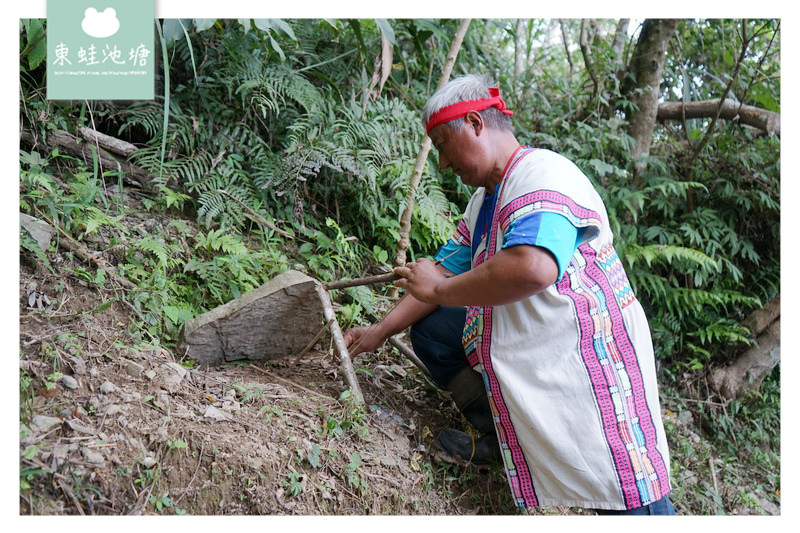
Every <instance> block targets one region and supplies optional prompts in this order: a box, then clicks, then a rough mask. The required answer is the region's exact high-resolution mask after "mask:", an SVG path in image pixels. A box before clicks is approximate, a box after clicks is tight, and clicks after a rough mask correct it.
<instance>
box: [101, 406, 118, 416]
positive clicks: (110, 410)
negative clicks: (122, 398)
mask: <svg viewBox="0 0 800 533" xmlns="http://www.w3.org/2000/svg"><path fill="white" fill-rule="evenodd" d="M121 410H122V408H121V407H120V406H119V405H116V404H113V403H112V404H109V405H106V406H105V407H104V408H103V414H104V415H106V416H112V415H115V414H117V413H119V412H120V411H121Z"/></svg>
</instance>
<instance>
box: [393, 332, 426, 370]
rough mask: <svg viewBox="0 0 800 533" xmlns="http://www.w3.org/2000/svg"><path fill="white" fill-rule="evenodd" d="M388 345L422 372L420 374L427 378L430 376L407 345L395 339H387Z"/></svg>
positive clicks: (423, 364)
mask: <svg viewBox="0 0 800 533" xmlns="http://www.w3.org/2000/svg"><path fill="white" fill-rule="evenodd" d="M389 344H391V345H392V346H394V347H395V348H397V349H398V350H399V351H400V353H401V354H403V355H404V356H405V357H406V358H407V359H408V360H409V361H411V362H412V363H414V364H415V365H416V366H417V368H419V369H420V370H422V372H423V373H425V374H426V375H427V376H430V375H431V373H430V370H428V367H426V366H425V363H423V362H422V361H421V360H420V358H419V357H417V354H415V353H414V350H412V349H411V347H410V346H408V344H406V343H404V342H403V341H401V340H400V339H398V338H397V337H389Z"/></svg>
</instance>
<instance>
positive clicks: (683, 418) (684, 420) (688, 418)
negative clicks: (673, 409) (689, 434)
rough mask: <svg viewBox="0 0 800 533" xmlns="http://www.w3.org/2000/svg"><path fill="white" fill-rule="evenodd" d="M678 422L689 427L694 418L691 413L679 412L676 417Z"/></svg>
mask: <svg viewBox="0 0 800 533" xmlns="http://www.w3.org/2000/svg"><path fill="white" fill-rule="evenodd" d="M678 422H680V423H681V424H683V425H684V426H690V425H691V424H692V423H693V422H694V416H692V412H691V411H681V413H680V414H679V415H678Z"/></svg>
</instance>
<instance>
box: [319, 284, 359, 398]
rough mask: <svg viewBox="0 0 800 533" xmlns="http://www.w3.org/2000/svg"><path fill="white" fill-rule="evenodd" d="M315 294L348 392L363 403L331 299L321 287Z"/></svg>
mask: <svg viewBox="0 0 800 533" xmlns="http://www.w3.org/2000/svg"><path fill="white" fill-rule="evenodd" d="M316 289H317V294H319V299H320V302H321V303H322V311H323V315H324V317H325V320H327V321H329V322H330V330H331V335H332V336H333V345H334V346H335V347H336V351H337V352H338V353H339V361H340V362H341V364H342V372H343V373H344V377H345V380H346V381H347V384H348V385H350V390H352V391H353V395H354V396H355V401H356V403H358V404H363V403H364V394H363V393H362V392H361V387H360V386H359V385H358V378H356V372H355V370H354V369H353V362H352V361H351V359H350V352H348V351H347V345H346V344H345V342H344V335H342V329H341V328H340V327H339V323H338V322H337V321H336V313H335V312H334V310H333V304H331V298H330V296H329V295H328V291H327V290H325V288H324V287H323V286H322V285H317V287H316Z"/></svg>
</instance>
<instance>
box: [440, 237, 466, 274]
mask: <svg viewBox="0 0 800 533" xmlns="http://www.w3.org/2000/svg"><path fill="white" fill-rule="evenodd" d="M453 252H455V253H453ZM471 252H472V251H471V249H470V247H469V246H466V245H464V244H458V243H457V242H455V241H454V240H453V239H449V240H448V241H447V242H446V243H445V244H444V245H442V247H441V248H439V251H438V252H436V260H437V261H438V260H440V259H441V258H443V257H447V256H448V255H450V254H453V255H450V257H447V259H445V260H444V261H442V266H443V267H445V268H446V269H447V270H449V271H450V272H452V273H453V274H463V273H464V272H466V271H467V270H469V269H470V268H471V267H472V256H471Z"/></svg>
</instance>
